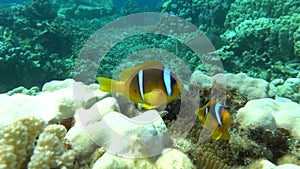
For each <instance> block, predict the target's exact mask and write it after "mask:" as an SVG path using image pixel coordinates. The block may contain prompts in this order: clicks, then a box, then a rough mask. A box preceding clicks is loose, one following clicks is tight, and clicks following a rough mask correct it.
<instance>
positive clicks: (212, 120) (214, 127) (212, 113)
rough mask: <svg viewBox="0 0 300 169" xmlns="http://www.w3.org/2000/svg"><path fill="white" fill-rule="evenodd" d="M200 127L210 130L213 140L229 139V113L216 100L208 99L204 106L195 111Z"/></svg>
mask: <svg viewBox="0 0 300 169" xmlns="http://www.w3.org/2000/svg"><path fill="white" fill-rule="evenodd" d="M196 114H197V115H198V119H199V120H200V121H201V122H202V127H204V128H206V129H207V130H208V131H210V132H211V138H212V139H214V140H219V139H220V138H221V139H224V140H229V139H230V135H229V132H228V129H229V127H230V113H229V112H228V110H226V109H225V107H224V106H223V105H222V104H221V103H218V102H215V101H209V102H208V103H207V104H206V105H205V106H203V107H201V108H199V109H198V110H197V111H196Z"/></svg>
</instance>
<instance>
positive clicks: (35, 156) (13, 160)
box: [0, 117, 75, 169]
mask: <svg viewBox="0 0 300 169" xmlns="http://www.w3.org/2000/svg"><path fill="white" fill-rule="evenodd" d="M45 126H46V123H45V122H44V121H43V120H41V119H37V118H35V117H23V118H20V119H18V120H16V121H15V122H13V123H11V124H9V125H8V126H6V127H5V128H3V129H2V130H1V131H0V132H1V138H0V152H1V153H0V167H1V168H27V167H28V168H31V169H38V168H50V167H61V168H64V167H68V168H70V167H71V166H72V165H73V162H74V158H75V154H74V151H73V150H66V148H65V145H64V136H65V134H66V129H65V127H64V126H62V125H49V126H47V127H45ZM44 127H45V128H44ZM37 138H38V140H37ZM36 141H37V145H36Z"/></svg>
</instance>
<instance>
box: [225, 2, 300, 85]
mask: <svg viewBox="0 0 300 169" xmlns="http://www.w3.org/2000/svg"><path fill="white" fill-rule="evenodd" d="M297 11H299V2H298V1H294V0H282V1H276V2H275V1H274V2H270V1H267V0H263V1H255V0H246V1H235V2H234V3H232V4H231V7H230V10H229V11H228V12H227V15H226V20H225V28H227V29H228V30H227V31H225V32H224V34H223V35H221V38H222V40H223V41H225V42H226V43H227V44H226V45H225V46H223V47H222V48H221V49H220V50H219V51H220V53H222V54H221V58H222V59H224V62H223V63H225V65H228V66H226V67H228V70H229V71H231V72H240V71H241V70H242V71H246V72H247V73H248V74H249V75H252V76H255V77H260V78H264V79H266V80H273V79H274V78H287V77H289V76H295V75H296V74H297V70H299V63H297V62H299V59H297V55H298V53H299V33H297V32H299V29H300V27H299V24H298V23H299V19H300V17H299V15H298V14H297V13H298V12H297ZM294 62H295V63H294ZM238 65H239V66H238ZM254 65H255V66H254ZM287 68H288V69H289V70H287ZM256 72H263V73H262V74H257V73H256Z"/></svg>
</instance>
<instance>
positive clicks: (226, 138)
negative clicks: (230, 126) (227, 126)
mask: <svg viewBox="0 0 300 169" xmlns="http://www.w3.org/2000/svg"><path fill="white" fill-rule="evenodd" d="M221 138H222V139H224V140H229V139H230V134H229V132H228V131H225V130H224V131H222V137H221Z"/></svg>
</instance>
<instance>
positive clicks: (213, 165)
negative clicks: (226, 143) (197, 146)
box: [197, 154, 230, 169]
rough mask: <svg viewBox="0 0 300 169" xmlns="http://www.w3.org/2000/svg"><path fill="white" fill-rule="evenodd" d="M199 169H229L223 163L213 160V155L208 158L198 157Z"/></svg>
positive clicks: (207, 155)
mask: <svg viewBox="0 0 300 169" xmlns="http://www.w3.org/2000/svg"><path fill="white" fill-rule="evenodd" d="M199 158H200V159H199V164H198V165H197V166H199V168H203V169H229V168H230V167H229V166H227V165H226V164H225V163H223V162H222V161H221V160H217V159H215V156H214V155H211V156H209V154H205V155H203V156H201V157H199Z"/></svg>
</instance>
